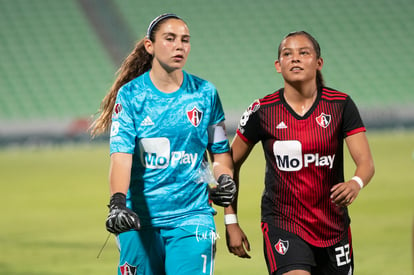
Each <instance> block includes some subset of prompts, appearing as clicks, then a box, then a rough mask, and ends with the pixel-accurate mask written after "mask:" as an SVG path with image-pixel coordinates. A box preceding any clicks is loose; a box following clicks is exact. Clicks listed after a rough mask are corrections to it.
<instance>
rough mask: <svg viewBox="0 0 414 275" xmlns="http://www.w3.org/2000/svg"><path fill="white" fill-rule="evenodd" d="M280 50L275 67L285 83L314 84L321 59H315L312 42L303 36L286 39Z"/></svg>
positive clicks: (321, 63) (321, 62)
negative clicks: (310, 82)
mask: <svg viewBox="0 0 414 275" xmlns="http://www.w3.org/2000/svg"><path fill="white" fill-rule="evenodd" d="M280 48H281V51H280V56H279V59H278V60H276V61H275V67H276V71H277V72H278V73H281V74H282V76H283V78H284V79H285V81H286V82H289V83H298V82H308V81H313V82H316V71H317V70H321V69H322V66H323V59H322V58H320V57H319V58H318V57H317V53H316V51H315V49H314V47H313V44H312V42H311V41H310V40H309V39H308V38H307V37H306V36H305V35H294V36H290V37H287V38H286V39H285V40H283V41H282V43H281V47H280Z"/></svg>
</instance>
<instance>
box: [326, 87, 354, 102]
mask: <svg viewBox="0 0 414 275" xmlns="http://www.w3.org/2000/svg"><path fill="white" fill-rule="evenodd" d="M347 97H348V95H347V94H345V93H342V92H339V91H335V90H329V89H327V88H323V89H322V98H323V99H326V100H346V99H347Z"/></svg>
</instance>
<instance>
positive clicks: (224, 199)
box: [210, 174, 237, 207]
mask: <svg viewBox="0 0 414 275" xmlns="http://www.w3.org/2000/svg"><path fill="white" fill-rule="evenodd" d="M217 182H218V185H217V186H216V187H213V188H210V199H211V200H212V201H213V202H214V203H215V204H217V205H219V206H223V207H227V206H229V205H230V204H231V203H232V202H233V200H234V197H235V195H236V191H237V188H236V183H235V182H234V180H233V179H232V178H231V177H230V176H229V175H227V174H222V175H221V176H220V177H219V178H218V180H217Z"/></svg>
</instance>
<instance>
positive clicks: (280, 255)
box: [262, 222, 354, 275]
mask: <svg viewBox="0 0 414 275" xmlns="http://www.w3.org/2000/svg"><path fill="white" fill-rule="evenodd" d="M348 231H349V232H348V234H345V235H346V236H345V237H344V238H343V239H342V240H341V241H340V242H338V243H337V244H335V245H334V246H330V247H316V246H313V245H310V244H309V243H307V242H305V241H304V240H303V239H301V238H300V237H298V236H297V235H295V234H293V233H290V232H287V231H284V230H282V229H280V228H276V227H274V226H269V224H267V223H264V222H263V223H262V232H263V241H264V244H263V250H264V255H265V260H266V264H267V268H268V270H269V274H271V275H279V274H283V273H285V272H288V271H291V270H306V271H308V272H310V273H311V274H312V275H315V274H317V275H331V274H335V275H352V274H353V270H354V256H353V250H352V240H351V229H349V230H348Z"/></svg>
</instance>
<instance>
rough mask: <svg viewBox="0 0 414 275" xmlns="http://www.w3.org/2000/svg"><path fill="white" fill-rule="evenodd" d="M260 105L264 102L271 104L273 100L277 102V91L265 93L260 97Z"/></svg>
mask: <svg viewBox="0 0 414 275" xmlns="http://www.w3.org/2000/svg"><path fill="white" fill-rule="evenodd" d="M259 101H260V105H266V104H272V103H274V102H278V101H280V96H279V91H277V92H275V93H273V94H270V95H267V96H265V97H264V98H262V99H260V100H259Z"/></svg>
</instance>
